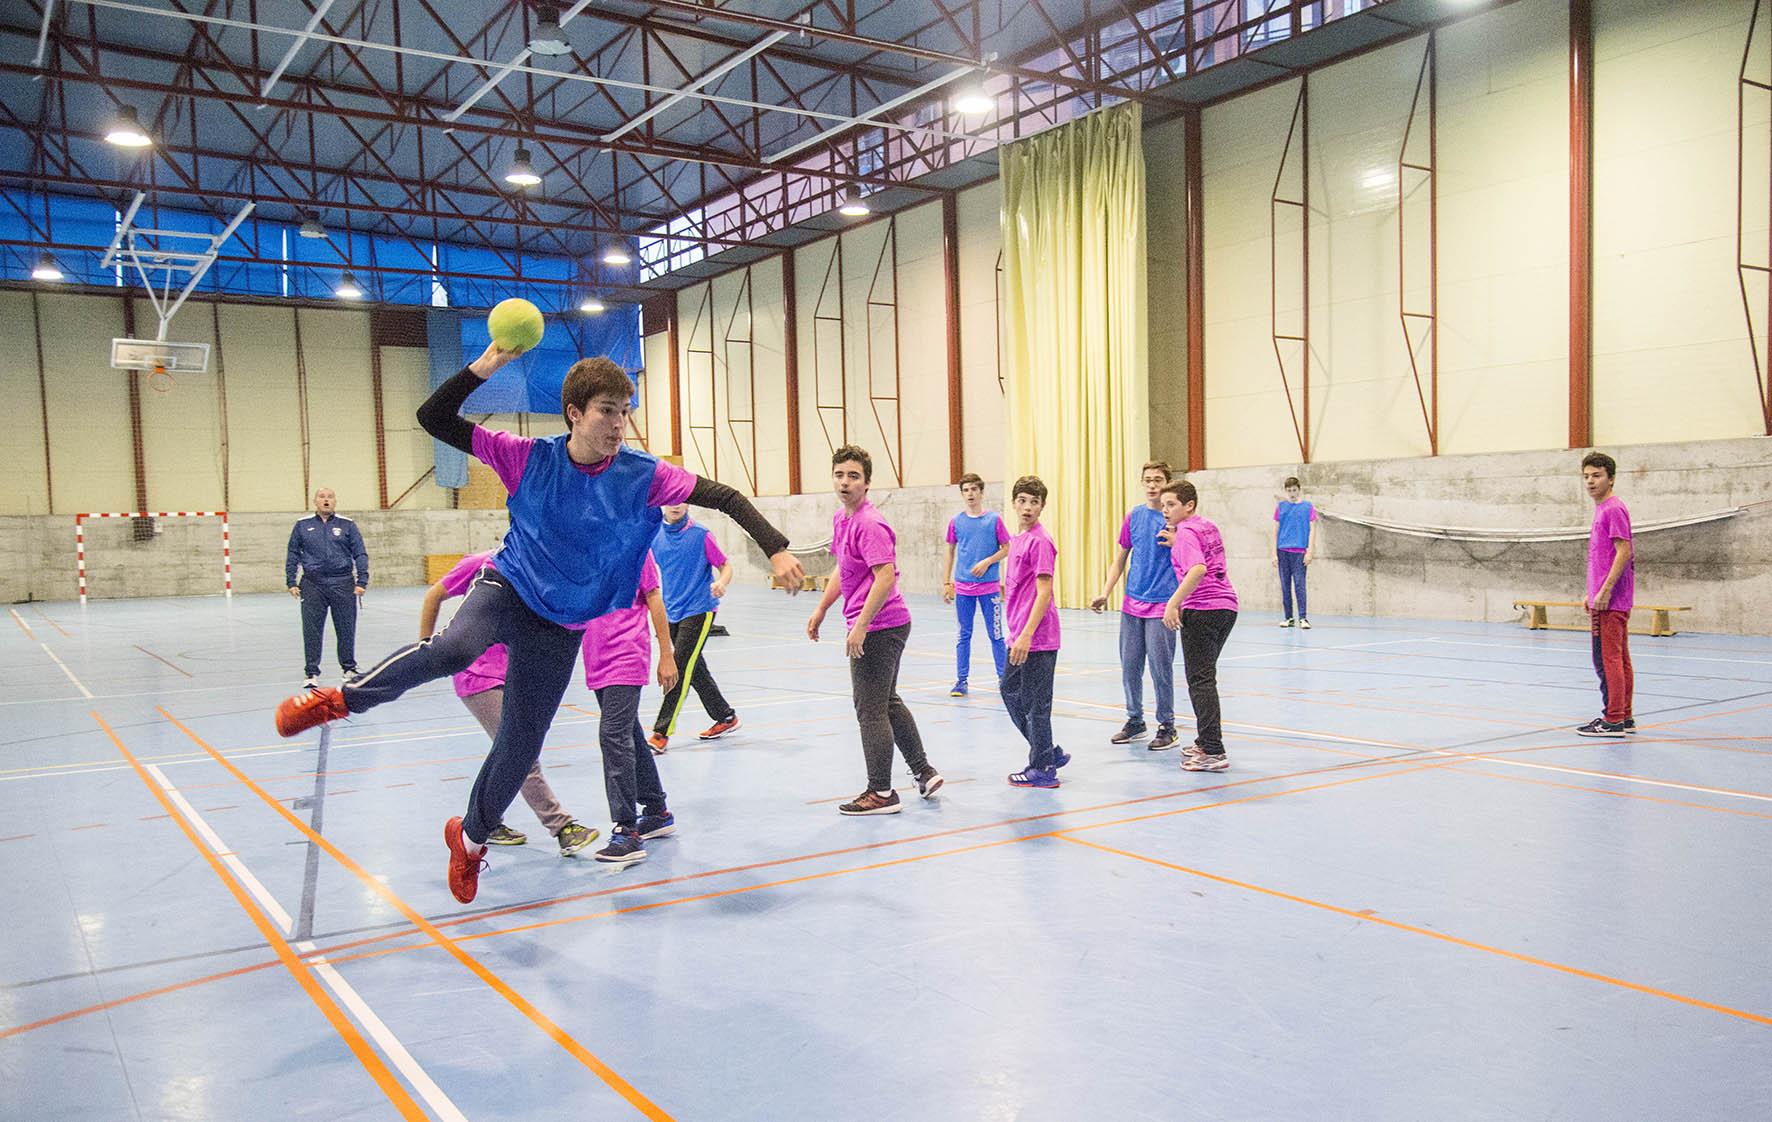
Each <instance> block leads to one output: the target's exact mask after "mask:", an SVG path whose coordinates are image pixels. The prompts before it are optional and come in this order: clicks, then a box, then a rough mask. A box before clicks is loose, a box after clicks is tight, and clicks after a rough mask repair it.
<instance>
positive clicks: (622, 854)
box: [596, 827, 646, 865]
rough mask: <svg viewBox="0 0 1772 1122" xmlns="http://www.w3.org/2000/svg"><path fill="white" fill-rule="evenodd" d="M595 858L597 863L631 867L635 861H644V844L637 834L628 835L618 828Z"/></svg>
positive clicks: (625, 831)
mask: <svg viewBox="0 0 1772 1122" xmlns="http://www.w3.org/2000/svg"><path fill="white" fill-rule="evenodd" d="M596 856H597V860H599V861H608V862H611V863H613V864H617V865H631V864H633V863H634V862H635V861H644V860H646V843H645V842H643V841H641V840H640V835H639V834H634V833H629V832H628V831H627V830H623V829H620V828H619V827H618V828H617V829H616V831H615V832H614V833H613V834H610V835H609V844H608V845H606V846H604V847H603V848H602V849H599V850H598V851H597V854H596Z"/></svg>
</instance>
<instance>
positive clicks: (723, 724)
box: [701, 713, 738, 740]
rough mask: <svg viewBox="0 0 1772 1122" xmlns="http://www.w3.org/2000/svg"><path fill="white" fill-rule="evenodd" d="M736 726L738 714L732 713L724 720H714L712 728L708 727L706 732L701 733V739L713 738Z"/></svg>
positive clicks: (723, 734)
mask: <svg viewBox="0 0 1772 1122" xmlns="http://www.w3.org/2000/svg"><path fill="white" fill-rule="evenodd" d="M737 727H738V714H737V713H734V714H733V715H732V716H730V717H728V718H726V719H725V720H724V721H715V722H714V725H713V727H712V728H710V729H708V730H707V731H706V732H704V733H702V734H701V738H702V739H703V740H713V739H714V738H716V737H721V736H725V735H726V734H727V733H729V732H731V731H732V730H733V729H735V728H737Z"/></svg>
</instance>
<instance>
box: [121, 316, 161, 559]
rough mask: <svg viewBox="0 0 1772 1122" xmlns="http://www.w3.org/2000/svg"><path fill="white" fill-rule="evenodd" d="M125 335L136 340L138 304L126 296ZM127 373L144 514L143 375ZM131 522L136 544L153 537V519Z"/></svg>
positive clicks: (139, 496)
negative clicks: (136, 305) (136, 310)
mask: <svg viewBox="0 0 1772 1122" xmlns="http://www.w3.org/2000/svg"><path fill="white" fill-rule="evenodd" d="M123 333H124V334H125V335H127V336H128V337H129V338H131V339H134V338H135V337H136V334H135V301H134V300H133V299H131V298H130V297H128V296H125V297H123ZM125 373H126V374H127V376H128V378H129V439H130V443H131V444H133V445H134V446H135V509H136V510H138V511H141V512H142V513H144V514H145V513H146V512H147V510H148V458H147V449H146V448H145V447H144V446H143V443H144V442H143V437H142V383H141V376H140V375H141V372H140V371H138V370H130V371H126V372H125ZM130 522H131V525H132V528H133V529H134V531H135V540H136V541H142V540H143V539H144V538H148V537H152V536H153V533H154V531H153V525H154V520H153V519H152V518H132V519H130Z"/></svg>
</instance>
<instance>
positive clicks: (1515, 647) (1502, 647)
mask: <svg viewBox="0 0 1772 1122" xmlns="http://www.w3.org/2000/svg"><path fill="white" fill-rule="evenodd" d="M1420 641H1421V642H1424V643H1441V644H1444V645H1446V646H1449V647H1486V648H1488V649H1490V650H1497V651H1545V650H1549V649H1550V648H1546V647H1535V646H1531V645H1529V644H1526V643H1473V642H1471V641H1470V640H1468V639H1422V640H1420ZM1565 645H1566V646H1569V647H1572V648H1576V649H1581V650H1585V649H1586V648H1585V647H1577V644H1575V643H1568V644H1565ZM1644 657H1648V658H1677V659H1680V660H1682V661H1684V662H1731V663H1740V664H1742V665H1745V666H1772V659H1763V658H1707V657H1705V656H1704V655H1683V654H1667V653H1664V652H1662V651H1658V650H1656V649H1654V648H1653V647H1650V648H1648V649H1647V650H1644V649H1641V647H1640V646H1639V648H1638V649H1635V650H1632V651H1631V658H1632V659H1633V660H1635V659H1639V658H1644Z"/></svg>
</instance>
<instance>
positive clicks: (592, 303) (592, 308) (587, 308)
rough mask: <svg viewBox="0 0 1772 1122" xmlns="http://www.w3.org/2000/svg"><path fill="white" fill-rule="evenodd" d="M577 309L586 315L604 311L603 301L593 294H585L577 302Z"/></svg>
mask: <svg viewBox="0 0 1772 1122" xmlns="http://www.w3.org/2000/svg"><path fill="white" fill-rule="evenodd" d="M578 310H579V311H581V312H583V313H584V314H585V315H587V316H594V315H597V314H599V313H600V312H602V311H604V305H603V301H601V300H599V299H597V298H596V297H595V296H587V297H585V298H584V299H583V300H582V301H580V302H579V305H578Z"/></svg>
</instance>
